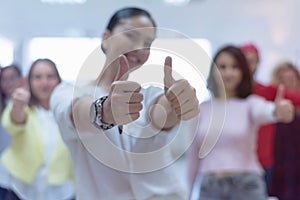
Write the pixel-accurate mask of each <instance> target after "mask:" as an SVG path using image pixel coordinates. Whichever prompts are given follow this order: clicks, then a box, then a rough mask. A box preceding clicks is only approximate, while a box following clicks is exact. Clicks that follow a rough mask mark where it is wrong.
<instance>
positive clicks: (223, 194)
mask: <svg viewBox="0 0 300 200" xmlns="http://www.w3.org/2000/svg"><path fill="white" fill-rule="evenodd" d="M218 74H220V79H219V77H218ZM251 81H252V78H251V74H250V70H249V67H248V64H247V61H246V58H245V56H244V54H243V53H242V51H241V50H240V49H239V48H238V47H235V46H231V45H228V46H225V47H223V48H221V49H220V50H219V51H218V52H217V53H216V55H215V56H214V59H213V63H212V65H211V69H210V73H209V76H208V81H207V87H208V88H209V89H210V90H211V92H212V94H213V98H212V99H211V100H208V101H205V102H203V103H201V104H200V115H199V117H198V121H197V122H196V125H195V126H196V127H197V135H196V137H195V140H194V142H193V143H192V145H191V149H190V152H189V180H190V181H189V182H190V183H191V185H193V183H194V186H195V187H193V190H194V191H196V192H194V191H193V192H192V195H193V194H194V193H195V194H196V195H197V194H198V197H196V198H194V197H193V196H192V198H193V199H201V200H211V199H231V200H241V199H243V200H248V199H249V200H254V199H255V200H265V199H267V196H268V195H267V192H266V187H265V183H264V180H263V178H262V174H263V170H262V168H261V165H260V163H259V162H258V160H257V154H256V136H257V129H258V127H259V126H260V125H261V124H265V123H270V122H275V121H282V122H290V121H291V120H292V119H293V114H294V112H293V105H292V104H291V102H290V101H288V100H285V99H283V97H282V95H283V90H282V88H281V89H279V90H278V94H277V99H276V101H275V102H274V103H273V102H270V101H266V100H264V99H263V98H261V97H259V96H257V95H251V93H252V82H251ZM220 83H221V84H224V91H223V88H221V87H220V85H219V84H220ZM207 145H210V146H207ZM200 179H201V180H200ZM196 180H197V181H196ZM199 180H200V181H199ZM195 181H196V182H195ZM198 182H199V183H200V187H199V184H198Z"/></svg>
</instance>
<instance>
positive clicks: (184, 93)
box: [164, 57, 199, 120]
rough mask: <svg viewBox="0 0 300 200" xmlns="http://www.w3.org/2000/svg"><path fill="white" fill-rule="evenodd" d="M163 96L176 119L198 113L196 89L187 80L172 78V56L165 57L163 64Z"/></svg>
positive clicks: (191, 116)
mask: <svg viewBox="0 0 300 200" xmlns="http://www.w3.org/2000/svg"><path fill="white" fill-rule="evenodd" d="M164 88H165V96H166V98H167V99H168V101H169V103H170V105H171V107H172V109H173V110H174V111H175V113H176V116H177V118H178V119H181V120H188V119H191V118H193V117H195V116H196V115H197V114H198V113H199V101H198V99H197V97H196V90H195V89H194V88H193V87H192V86H191V85H190V84H189V82H188V81H187V80H184V79H181V80H177V81H176V80H174V78H173V76H172V58H171V57H166V59H165V65H164Z"/></svg>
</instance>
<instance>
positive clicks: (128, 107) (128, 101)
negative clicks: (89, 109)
mask: <svg viewBox="0 0 300 200" xmlns="http://www.w3.org/2000/svg"><path fill="white" fill-rule="evenodd" d="M119 62H120V68H119V72H118V74H117V76H116V81H114V82H113V84H112V86H111V88H110V92H109V96H108V98H107V100H106V101H105V102H104V105H103V118H102V120H103V122H105V123H109V124H117V125H124V124H127V123H130V122H132V121H134V120H136V119H138V118H139V116H140V113H139V112H140V111H141V110H142V109H143V106H142V101H143V94H142V93H140V90H141V85H140V84H139V83H136V82H133V81H127V77H128V72H129V64H128V61H127V58H126V57H125V56H124V55H121V56H120V57H119Z"/></svg>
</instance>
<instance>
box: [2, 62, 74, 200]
mask: <svg viewBox="0 0 300 200" xmlns="http://www.w3.org/2000/svg"><path fill="white" fill-rule="evenodd" d="M60 82H61V78H60V76H59V74H58V71H57V68H56V65H55V63H54V62H53V61H51V60H49V59H38V60H36V61H34V62H33V63H32V65H31V68H30V70H29V75H28V83H29V91H28V90H27V89H25V88H23V87H19V88H17V89H15V90H14V91H13V93H12V95H11V102H10V103H9V104H8V105H7V107H6V108H5V110H4V111H3V115H2V125H3V127H4V128H5V129H6V130H7V132H8V133H9V134H10V135H11V136H12V141H11V144H10V145H9V147H8V148H6V150H5V151H4V152H3V154H2V157H1V162H0V168H1V169H2V170H4V171H5V170H6V172H7V173H6V174H9V175H8V176H6V177H3V179H1V180H0V182H1V184H3V185H5V186H6V187H7V188H8V189H10V190H12V191H14V193H15V194H16V195H14V196H13V199H28V200H35V199H36V200H53V199H57V200H66V199H71V198H73V196H74V188H73V182H72V180H73V179H72V178H73V176H72V166H71V160H70V157H69V152H68V150H67V148H66V147H65V145H64V143H63V141H62V139H61V137H60V133H59V130H58V126H57V124H56V121H55V119H54V117H53V113H52V112H51V110H50V109H49V99H50V96H51V93H52V91H53V90H54V88H55V87H56V86H57V85H58V84H59V83H60ZM6 198H7V199H11V198H12V197H10V196H7V197H6ZM4 199H5V198H4Z"/></svg>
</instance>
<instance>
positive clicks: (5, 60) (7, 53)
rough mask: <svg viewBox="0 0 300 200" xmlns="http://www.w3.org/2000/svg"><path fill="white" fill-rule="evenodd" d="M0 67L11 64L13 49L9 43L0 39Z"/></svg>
mask: <svg viewBox="0 0 300 200" xmlns="http://www.w3.org/2000/svg"><path fill="white" fill-rule="evenodd" d="M0 52H1V53H0V65H1V66H7V65H10V64H12V62H13V59H14V58H13V57H14V47H13V44H12V42H11V41H9V40H7V39H4V38H0Z"/></svg>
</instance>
